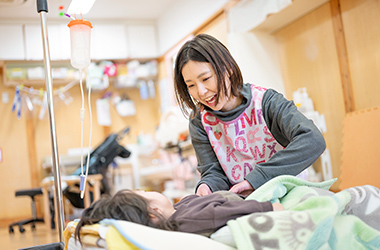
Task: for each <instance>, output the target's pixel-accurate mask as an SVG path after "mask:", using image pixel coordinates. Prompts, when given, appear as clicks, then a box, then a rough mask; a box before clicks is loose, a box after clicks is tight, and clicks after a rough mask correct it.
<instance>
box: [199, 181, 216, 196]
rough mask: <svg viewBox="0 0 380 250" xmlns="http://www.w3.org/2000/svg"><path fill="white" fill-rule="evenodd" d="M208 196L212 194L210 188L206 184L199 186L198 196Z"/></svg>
mask: <svg viewBox="0 0 380 250" xmlns="http://www.w3.org/2000/svg"><path fill="white" fill-rule="evenodd" d="M208 194H212V192H211V189H210V187H209V186H207V184H205V183H202V184H201V185H199V187H198V190H197V193H196V195H199V196H205V195H208Z"/></svg>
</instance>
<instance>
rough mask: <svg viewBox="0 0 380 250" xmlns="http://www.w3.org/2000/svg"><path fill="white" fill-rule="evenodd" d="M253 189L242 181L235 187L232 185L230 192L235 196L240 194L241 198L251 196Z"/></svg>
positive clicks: (246, 182)
mask: <svg viewBox="0 0 380 250" xmlns="http://www.w3.org/2000/svg"><path fill="white" fill-rule="evenodd" d="M254 190H255V189H254V188H253V187H252V186H251V184H249V182H248V181H247V180H245V181H242V182H240V183H238V184H236V185H234V186H233V187H232V188H231V189H230V192H233V193H235V194H240V195H243V196H248V195H249V194H251V193H252V192H253V191H254Z"/></svg>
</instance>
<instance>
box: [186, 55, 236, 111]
mask: <svg viewBox="0 0 380 250" xmlns="http://www.w3.org/2000/svg"><path fill="white" fill-rule="evenodd" d="M182 76H183V79H184V81H185V83H186V85H187V88H188V90H189V93H190V95H191V96H192V97H193V98H194V99H195V100H197V101H199V102H200V103H202V104H203V105H205V106H207V107H209V108H211V109H212V110H217V111H218V110H221V111H229V110H232V109H234V108H235V107H236V98H235V97H232V98H227V96H226V95H225V94H224V92H223V91H222V92H221V93H220V95H219V102H218V104H216V94H217V91H218V78H217V76H216V74H215V72H214V69H213V68H212V66H211V64H210V63H205V62H196V61H189V62H188V63H187V64H185V66H184V67H183V68H182ZM225 80H226V84H227V85H228V86H226V87H227V90H228V95H229V96H230V86H229V85H230V84H231V83H230V82H229V79H228V78H227V77H226V79H225ZM239 104H240V103H239Z"/></svg>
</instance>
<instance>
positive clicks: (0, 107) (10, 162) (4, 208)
mask: <svg viewBox="0 0 380 250" xmlns="http://www.w3.org/2000/svg"><path fill="white" fill-rule="evenodd" d="M3 93H7V94H8V96H9V102H8V103H3V102H2V98H1V97H0V148H1V149H2V158H3V160H2V162H0V189H1V199H2V201H3V203H2V204H1V205H0V221H1V220H4V219H7V218H12V217H13V218H15V217H17V218H20V217H29V216H30V215H31V207H30V202H31V200H30V198H29V197H17V198H16V197H15V191H16V190H19V189H27V188H30V187H31V176H30V174H31V173H30V166H29V159H28V146H27V145H28V144H27V134H26V119H25V116H24V117H22V118H21V119H20V120H19V119H17V115H16V113H13V112H12V102H13V96H14V94H15V91H14V89H11V88H5V87H4V85H3V84H2V70H0V94H3ZM23 112H24V114H25V109H23Z"/></svg>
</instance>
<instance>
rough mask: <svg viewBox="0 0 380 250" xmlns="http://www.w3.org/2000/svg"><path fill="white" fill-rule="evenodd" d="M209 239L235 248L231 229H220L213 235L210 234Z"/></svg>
mask: <svg viewBox="0 0 380 250" xmlns="http://www.w3.org/2000/svg"><path fill="white" fill-rule="evenodd" d="M210 239H212V240H215V241H218V242H220V243H223V244H225V245H228V246H230V247H234V248H237V246H236V243H235V240H234V237H233V235H232V232H231V229H230V228H229V227H228V226H224V227H222V228H220V229H219V230H218V231H216V232H215V233H213V234H211V236H210Z"/></svg>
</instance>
